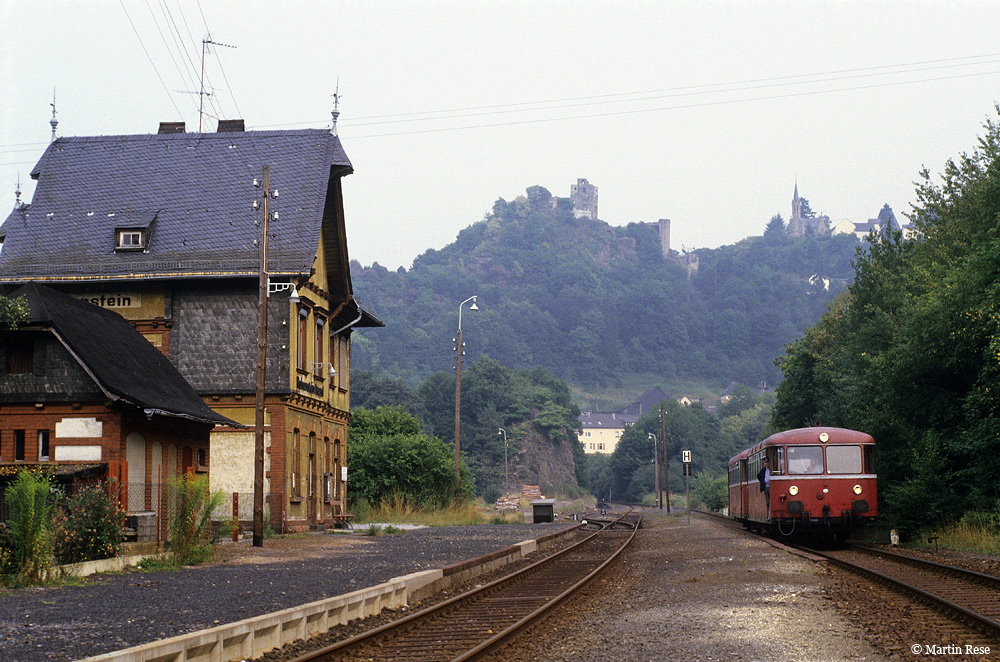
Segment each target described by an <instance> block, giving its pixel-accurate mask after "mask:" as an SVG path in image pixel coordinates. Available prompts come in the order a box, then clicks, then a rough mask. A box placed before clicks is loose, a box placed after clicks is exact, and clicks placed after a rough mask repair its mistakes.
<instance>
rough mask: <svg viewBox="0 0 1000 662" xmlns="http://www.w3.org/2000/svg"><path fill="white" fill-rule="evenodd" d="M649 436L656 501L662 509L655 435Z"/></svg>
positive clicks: (658, 454) (658, 458)
mask: <svg viewBox="0 0 1000 662" xmlns="http://www.w3.org/2000/svg"><path fill="white" fill-rule="evenodd" d="M649 438H650V439H652V440H653V475H654V476H655V477H656V502H657V503H658V504H659V505H660V509H661V510H662V509H663V502H662V501H661V500H660V452H659V450H658V449H657V446H656V435H655V434H653V433H652V432H650V433H649Z"/></svg>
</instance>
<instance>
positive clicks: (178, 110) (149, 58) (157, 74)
mask: <svg viewBox="0 0 1000 662" xmlns="http://www.w3.org/2000/svg"><path fill="white" fill-rule="evenodd" d="M118 2H119V4H121V6H122V11H123V12H125V18H127V19H128V22H129V25H131V26H132V31H133V32H135V36H136V39H138V40H139V45H140V46H141V47H142V52H143V53H145V54H146V59H147V60H149V64H150V65H151V66H152V67H153V72H154V73H155V74H156V77H157V79H159V81H160V85H162V86H163V91H164V92H166V93H167V98H168V99H170V104H171V105H172V106H173V107H174V110H176V111H177V115H178V116H180V115H182V113H181V109H180V108H178V107H177V104H176V103H175V102H174V97H173V95H171V94H170V88H168V87H167V84H166V83H165V82H164V81H163V76H161V75H160V70H159V69H157V68H156V63H155V62H153V57H152V56H151V55H150V54H149V50H148V49H147V48H146V43H145V42H144V41H143V40H142V35H140V34H139V30H138V29H137V28H136V27H135V22H133V21H132V17H131V16H130V15H129V13H128V9H126V8H125V0H118Z"/></svg>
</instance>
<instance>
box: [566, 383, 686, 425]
mask: <svg viewBox="0 0 1000 662" xmlns="http://www.w3.org/2000/svg"><path fill="white" fill-rule="evenodd" d="M666 399H667V394H666V393H664V392H663V391H662V390H661V389H660V388H659V387H654V388H651V389H649V390H648V391H646V392H645V393H643V394H642V395H641V396H639V399H638V400H635V401H634V402H632V403H630V404H627V405H625V406H624V407H621V408H620V409H615V410H613V411H585V412H582V413H581V414H580V423H581V425H582V426H583V427H585V428H607V429H614V430H621V429H624V428H625V426H626V425H631V424H633V423H635V422H636V421H638V420H639V419H640V418H641V417H642V416H643V415H645V414H648V413H649V412H651V411H655V410H658V409H659V408H660V403H661V402H663V401H664V400H666Z"/></svg>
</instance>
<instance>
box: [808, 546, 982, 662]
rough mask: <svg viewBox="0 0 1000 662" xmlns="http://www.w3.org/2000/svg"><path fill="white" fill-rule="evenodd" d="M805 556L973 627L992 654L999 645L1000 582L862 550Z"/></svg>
mask: <svg viewBox="0 0 1000 662" xmlns="http://www.w3.org/2000/svg"><path fill="white" fill-rule="evenodd" d="M807 551H809V552H810V553H811V554H816V555H818V556H821V557H823V558H825V559H827V560H828V561H829V562H831V563H833V564H834V565H836V566H838V567H841V568H844V569H846V570H848V571H850V572H853V573H856V574H861V575H864V576H866V577H869V578H871V579H874V580H875V581H877V582H879V583H881V584H883V585H887V586H889V587H890V588H891V589H893V590H894V591H898V592H902V593H904V594H906V595H907V596H908V597H910V598H911V599H913V600H915V601H917V602H919V603H922V604H925V605H928V606H931V607H932V608H933V609H934V610H935V611H937V612H939V613H943V614H945V615H946V619H945V620H946V621H949V620H950V621H956V620H957V621H959V622H961V623H963V624H965V625H967V626H970V627H972V628H974V629H975V630H977V631H979V632H981V633H982V634H983V636H984V637H985V639H984V642H985V643H986V644H987V645H992V646H993V649H994V650H996V648H997V646H998V645H1000V577H996V576H993V575H986V574H983V573H980V572H974V571H971V570H965V569H963V568H958V567H955V566H950V565H945V564H943V563H937V562H934V561H927V560H923V559H917V558H914V557H911V556H904V555H902V554H896V553H894V552H890V551H887V550H880V549H874V548H870V547H864V546H853V547H850V548H847V549H838V550H823V551H819V550H814V549H808V550H807ZM942 625H943V627H945V628H947V623H943V624H942Z"/></svg>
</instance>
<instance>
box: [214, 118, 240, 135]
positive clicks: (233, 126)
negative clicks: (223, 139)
mask: <svg viewBox="0 0 1000 662" xmlns="http://www.w3.org/2000/svg"><path fill="white" fill-rule="evenodd" d="M246 130H247V128H246V125H245V124H244V122H243V120H219V126H218V128H217V129H216V130H215V132H216V133H230V132H233V131H246Z"/></svg>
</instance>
